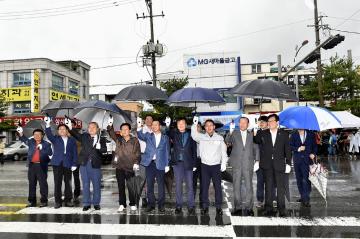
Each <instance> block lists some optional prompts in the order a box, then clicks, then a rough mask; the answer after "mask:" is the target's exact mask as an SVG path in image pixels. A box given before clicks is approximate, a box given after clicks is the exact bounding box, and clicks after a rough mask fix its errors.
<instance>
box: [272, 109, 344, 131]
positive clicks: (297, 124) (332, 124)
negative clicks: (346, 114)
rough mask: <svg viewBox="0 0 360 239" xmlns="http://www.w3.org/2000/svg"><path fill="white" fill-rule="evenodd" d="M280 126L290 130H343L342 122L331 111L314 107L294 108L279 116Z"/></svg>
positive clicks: (284, 111)
mask: <svg viewBox="0 0 360 239" xmlns="http://www.w3.org/2000/svg"><path fill="white" fill-rule="evenodd" d="M279 117H280V125H282V126H285V127H287V128H290V129H307V130H316V131H323V130H327V129H335V128H342V126H341V122H340V120H339V119H338V118H337V117H336V116H335V115H334V114H333V113H331V112H330V111H329V110H327V109H324V108H320V107H314V106H293V107H289V108H287V109H285V110H283V111H282V112H280V114H279Z"/></svg>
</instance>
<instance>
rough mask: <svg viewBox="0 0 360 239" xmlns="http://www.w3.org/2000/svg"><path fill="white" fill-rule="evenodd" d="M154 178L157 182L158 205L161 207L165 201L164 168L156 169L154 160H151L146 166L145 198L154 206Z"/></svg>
mask: <svg viewBox="0 0 360 239" xmlns="http://www.w3.org/2000/svg"><path fill="white" fill-rule="evenodd" d="M155 179H156V182H157V184H158V206H159V208H161V207H164V203H165V170H158V169H157V168H156V164H155V162H154V161H152V162H151V163H150V164H149V166H147V167H146V187H147V200H148V205H149V206H150V207H155V193H154V185H155Z"/></svg>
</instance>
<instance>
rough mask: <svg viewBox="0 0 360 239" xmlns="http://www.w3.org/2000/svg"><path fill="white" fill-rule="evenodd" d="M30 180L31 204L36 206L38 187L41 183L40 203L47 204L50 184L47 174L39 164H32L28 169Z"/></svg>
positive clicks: (29, 199)
mask: <svg viewBox="0 0 360 239" xmlns="http://www.w3.org/2000/svg"><path fill="white" fill-rule="evenodd" d="M28 180H29V197H28V201H29V203H34V204H36V185H37V182H39V186H40V195H41V198H40V202H42V203H46V202H47V201H48V183H47V172H46V171H45V170H43V169H42V168H41V165H40V164H39V163H34V164H33V163H30V164H29V169H28Z"/></svg>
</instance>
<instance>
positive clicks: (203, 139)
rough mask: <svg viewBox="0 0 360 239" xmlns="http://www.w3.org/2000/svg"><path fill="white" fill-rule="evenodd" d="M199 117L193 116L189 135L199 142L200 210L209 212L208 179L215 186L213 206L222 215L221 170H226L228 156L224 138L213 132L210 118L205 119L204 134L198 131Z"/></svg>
mask: <svg viewBox="0 0 360 239" xmlns="http://www.w3.org/2000/svg"><path fill="white" fill-rule="evenodd" d="M198 123H199V118H198V117H197V116H195V117H194V118H193V125H192V126H191V137H192V138H193V140H194V141H195V142H197V143H199V150H200V158H201V178H202V179H201V184H202V202H203V205H202V210H201V214H203V215H206V214H208V213H209V186H210V180H212V181H213V185H214V188H215V206H216V214H217V215H222V214H223V211H222V209H221V204H222V189H221V172H224V171H225V170H226V163H227V161H228V156H227V152H226V149H227V148H226V145H225V142H224V138H223V137H222V136H221V135H219V134H217V133H216V132H215V123H214V121H213V120H211V119H207V120H206V121H205V131H206V133H205V134H202V133H199V132H198V129H197V125H198Z"/></svg>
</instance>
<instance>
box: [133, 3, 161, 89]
mask: <svg viewBox="0 0 360 239" xmlns="http://www.w3.org/2000/svg"><path fill="white" fill-rule="evenodd" d="M145 3H146V6H147V8H148V11H149V15H148V16H145V14H144V13H143V15H142V16H139V15H138V14H136V18H137V19H145V18H150V32H151V36H150V41H149V42H148V43H147V44H146V45H144V46H143V53H144V57H143V59H144V60H143V65H144V66H147V63H146V60H147V59H151V68H152V82H153V86H155V87H156V56H162V55H163V46H162V44H160V43H159V42H157V44H155V37H154V21H153V19H154V17H165V15H164V12H161V14H159V15H153V9H152V0H145Z"/></svg>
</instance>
